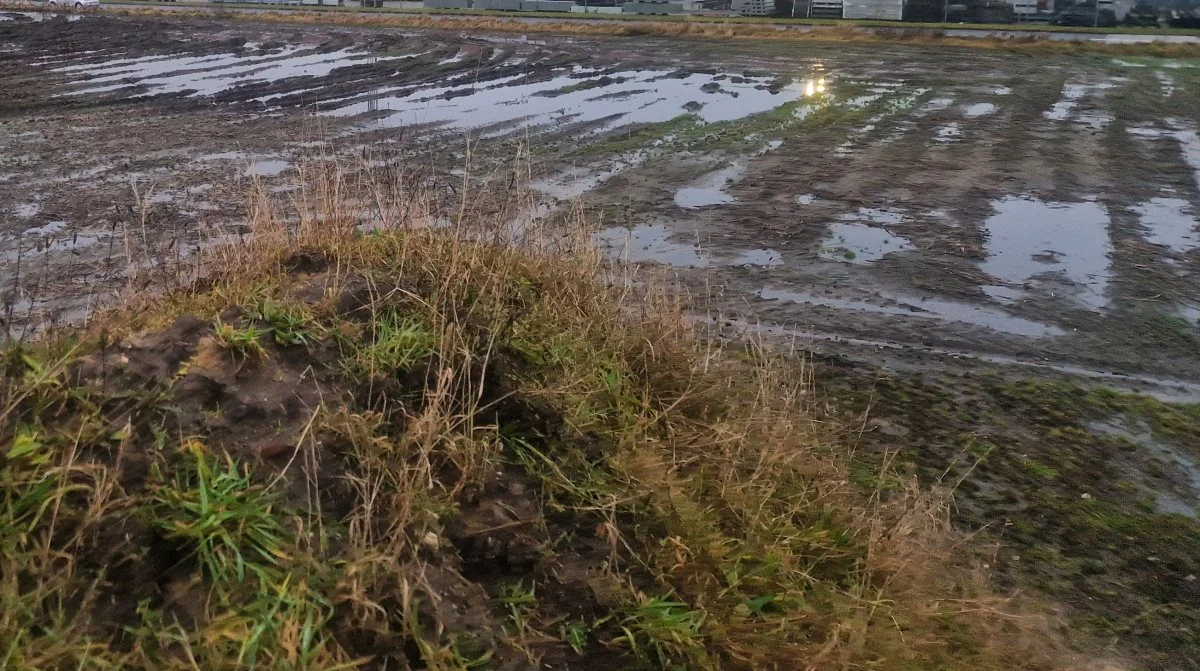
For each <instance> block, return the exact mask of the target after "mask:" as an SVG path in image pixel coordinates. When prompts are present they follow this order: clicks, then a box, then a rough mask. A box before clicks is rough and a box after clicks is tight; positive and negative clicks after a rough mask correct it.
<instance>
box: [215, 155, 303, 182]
mask: <svg viewBox="0 0 1200 671" xmlns="http://www.w3.org/2000/svg"><path fill="white" fill-rule="evenodd" d="M194 160H196V161H200V162H204V163H208V162H213V161H237V162H238V163H240V164H241V165H243V166H245V168H244V170H243V171H242V174H243V175H245V176H247V177H274V176H276V175H279V174H282V173H283V172H284V171H286V170H287V169H288V168H290V167H292V163H291V161H285V160H283V159H279V158H262V157H257V156H252V155H250V154H247V153H246V152H242V151H223V152H219V153H215V154H202V155H200V156H197V157H196V158H195V159H194Z"/></svg>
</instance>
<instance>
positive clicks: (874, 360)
mask: <svg viewBox="0 0 1200 671" xmlns="http://www.w3.org/2000/svg"><path fill="white" fill-rule="evenodd" d="M5 16H6V18H7V20H5V21H0V89H2V90H4V91H5V92H6V97H5V98H4V99H3V100H2V101H0V217H2V219H0V221H2V224H0V290H2V291H3V292H4V295H5V305H6V309H5V315H4V318H5V324H6V326H7V327H8V328H9V330H10V334H11V335H12V336H14V337H19V336H20V335H21V334H23V333H25V332H27V331H29V330H30V329H33V328H35V327H38V326H40V325H45V324H46V323H48V322H56V321H80V320H83V319H86V317H87V315H88V314H89V312H90V311H91V310H92V309H94V308H95V306H97V305H103V304H107V303H109V302H111V301H112V300H113V298H114V297H115V296H117V295H119V294H120V293H121V292H123V291H127V290H129V289H130V288H131V287H130V282H131V278H132V277H134V274H133V273H132V272H131V270H132V269H134V268H142V269H147V268H149V269H154V272H152V273H150V274H149V275H147V274H146V273H142V274H140V275H137V277H138V278H139V281H141V282H158V283H165V284H170V283H181V282H185V281H188V280H189V279H190V278H191V277H192V276H193V274H194V272H195V266H194V263H193V259H194V258H196V257H197V254H198V251H199V250H202V249H204V248H205V247H206V246H207V245H210V244H211V243H212V242H213V241H215V240H226V239H229V238H230V237H236V236H237V235H239V234H240V233H241V232H243V231H242V229H241V228H239V227H241V226H243V222H244V221H245V215H246V212H247V207H248V206H247V204H246V200H245V194H246V192H247V189H248V186H249V185H250V184H251V183H258V184H260V185H262V186H263V187H264V188H268V189H277V190H281V191H282V190H287V189H289V188H290V185H291V184H292V183H294V182H295V180H297V179H299V178H302V175H299V174H297V172H296V166H302V165H303V160H301V158H302V157H304V156H306V155H310V156H311V154H312V153H313V150H314V148H315V149H316V150H317V152H318V153H320V152H325V151H328V152H330V153H333V154H337V155H339V156H342V157H346V156H351V157H357V159H358V160H362V161H363V162H362V163H360V164H358V165H359V166H361V167H364V168H365V172H371V171H372V170H384V169H387V168H388V167H389V166H392V167H394V166H406V167H411V166H421V170H422V171H424V173H423V174H425V175H426V176H427V178H428V182H429V184H430V185H431V188H432V189H434V190H435V191H437V192H438V193H439V194H442V197H443V198H444V201H445V202H446V203H447V204H453V203H454V198H455V196H456V193H457V192H456V186H455V185H456V184H457V183H459V182H460V181H461V180H462V179H463V178H462V176H461V172H460V169H461V168H462V166H463V165H464V163H465V162H466V160H467V156H468V153H469V156H470V160H471V167H472V175H486V176H488V178H491V179H503V180H513V182H514V183H515V182H516V181H519V179H520V178H521V177H522V176H520V175H516V174H514V173H512V172H510V171H508V168H507V167H506V166H507V163H506V161H507V160H508V159H509V158H511V156H512V154H513V152H514V151H516V149H517V147H521V148H522V151H524V149H525V148H527V147H528V148H530V149H532V153H533V155H534V157H535V160H536V162H535V166H534V170H533V175H532V178H533V184H534V186H535V188H538V189H540V190H541V193H542V194H543V200H544V201H545V202H544V203H543V204H542V206H541V207H539V208H536V209H535V211H534V212H533V213H532V214H530V215H528V216H531V217H536V216H542V217H550V216H555V213H557V212H562V211H563V209H564V208H565V206H566V203H567V201H569V200H571V199H573V198H579V199H580V200H581V201H582V203H584V204H585V205H586V206H588V207H590V208H592V209H593V210H594V211H595V212H597V213H598V214H599V216H601V217H602V224H603V227H604V230H603V231H601V233H600V240H601V241H602V242H603V243H604V244H606V245H607V246H608V247H609V248H610V250H611V251H612V253H613V254H614V255H620V256H622V257H623V258H626V259H628V260H630V261H633V262H637V263H648V264H659V265H661V266H664V267H665V268H666V269H667V270H668V271H669V272H671V273H673V274H675V275H676V276H677V277H678V278H679V281H680V283H681V285H682V286H684V287H685V288H687V289H688V290H689V291H690V292H691V293H692V295H693V297H694V298H695V299H696V302H697V304H698V306H699V308H698V312H699V313H700V314H698V317H697V318H698V320H700V321H703V322H707V323H715V324H716V325H717V326H718V328H719V330H721V331H723V332H724V334H725V335H727V336H731V337H744V336H745V335H746V334H747V333H750V334H752V335H754V336H755V337H765V338H766V339H768V340H772V341H775V342H784V343H800V344H801V346H802V349H804V350H805V351H807V352H815V353H816V354H817V355H818V356H819V357H821V358H820V366H819V369H820V370H823V371H825V377H824V379H823V380H822V385H823V387H824V388H825V389H826V390H827V391H828V393H829V394H830V396H831V397H832V398H834V399H835V400H836V403H837V404H839V407H840V409H841V411H844V412H845V413H846V414H847V416H850V417H857V416H858V415H859V414H860V413H865V414H866V419H864V421H867V422H870V424H868V425H867V426H868V429H869V430H868V431H866V432H865V433H864V434H863V438H862V440H863V441H864V444H865V445H866V446H867V447H870V448H872V449H877V450H879V451H880V452H881V453H882V452H886V451H887V450H888V449H891V448H897V447H899V449H901V454H902V455H903V458H904V459H905V460H908V461H909V462H911V464H912V468H913V470H914V472H917V473H919V474H920V475H921V476H922V477H925V478H927V479H929V480H936V479H938V478H939V477H949V478H951V479H952V480H953V481H955V482H959V481H961V482H960V485H959V492H960V503H961V509H960V515H959V521H960V522H961V523H962V524H964V525H970V526H972V527H977V528H985V529H987V532H986V533H989V534H994V537H995V538H997V539H999V540H1000V541H1001V542H1002V547H1003V548H1004V549H1003V551H1002V553H1001V555H1000V559H999V560H998V562H999V563H998V564H997V565H998V566H999V567H1000V568H1001V571H1002V575H1003V576H1004V577H1005V579H1006V580H1010V581H1011V583H1010V584H1011V585H1014V586H1029V585H1032V586H1034V587H1037V588H1039V589H1040V590H1042V591H1043V592H1044V593H1047V594H1050V595H1052V596H1053V597H1054V598H1055V599H1057V600H1060V601H1062V602H1064V603H1066V604H1067V605H1068V606H1070V607H1071V609H1072V610H1071V612H1072V614H1073V619H1072V620H1071V622H1072V623H1074V624H1077V625H1078V626H1080V627H1081V628H1082V629H1083V630H1086V631H1089V632H1091V633H1093V634H1098V635H1100V636H1103V637H1109V638H1111V639H1112V640H1114V641H1115V643H1114V645H1115V647H1116V648H1117V649H1120V650H1132V651H1133V653H1134V654H1135V655H1136V656H1137V658H1138V659H1139V660H1140V661H1141V663H1143V664H1144V665H1145V666H1146V667H1147V668H1162V669H1168V668H1200V667H1197V666H1196V660H1197V659H1200V655H1198V654H1196V653H1197V651H1198V650H1200V645H1198V644H1197V643H1196V640H1195V635H1194V633H1192V632H1194V631H1195V628H1194V627H1195V626H1197V622H1196V613H1197V612H1200V593H1197V592H1196V588H1195V584H1196V582H1195V581H1196V577H1195V576H1196V575H1197V574H1200V569H1198V568H1197V567H1196V566H1195V565H1194V561H1195V560H1194V557H1195V556H1196V548H1195V542H1196V539H1197V538H1200V528H1198V527H1197V525H1196V521H1195V510H1196V505H1197V504H1198V503H1200V480H1197V479H1196V478H1194V477H1193V476H1192V474H1191V472H1190V471H1189V466H1188V464H1193V463H1200V462H1196V461H1195V460H1197V459H1200V453H1197V452H1196V448H1195V445H1196V442H1195V437H1196V436H1197V435H1200V434H1197V432H1196V416H1195V412H1194V409H1193V408H1192V407H1180V406H1174V405H1164V404H1157V405H1156V404H1155V403H1154V402H1152V401H1150V400H1147V399H1146V397H1144V396H1132V397H1124V396H1122V397H1120V398H1116V397H1113V396H1109V395H1107V394H1105V393H1099V392H1095V389H1096V388H1097V387H1098V386H1100V385H1109V386H1116V387H1119V388H1121V389H1123V390H1125V391H1137V392H1144V393H1149V394H1154V395H1156V396H1158V397H1159V398H1165V399H1170V400H1174V401H1179V400H1184V401H1188V402H1195V401H1196V400H1197V399H1200V386H1198V385H1200V357H1198V356H1197V352H1200V332H1198V330H1197V322H1198V320H1200V275H1198V271H1200V265H1198V264H1200V237H1198V236H1200V230H1198V229H1200V140H1198V139H1197V135H1196V133H1197V128H1198V127H1200V62H1198V61H1196V60H1194V59H1192V60H1189V59H1162V58H1148V57H1138V56H1120V57H1113V56H1102V55H1085V56H1071V55H1052V54H1040V55H1030V54H1021V53H1005V52H1001V51H994V50H988V51H983V50H980V51H972V50H967V49H958V48H940V49H929V48H922V47H915V46H911V47H909V46H901V45H890V44H889V45H862V44H855V45H841V46H838V47H837V48H832V47H821V46H817V45H811V44H807V45H802V44H784V43H769V44H750V43H738V44H730V43H723V42H719V41H702V40H692V41H683V40H667V39H657V38H611V39H604V38H578V37H573V38H567V37H554V36H549V35H544V34H542V35H537V36H536V37H529V38H522V37H517V36H514V35H483V34H473V35H456V34H450V33H437V32H421V33H401V32H397V31H388V30H375V29H369V28H315V27H308V26H305V27H303V28H301V27H294V28H289V27H287V26H281V25H278V24H273V25H267V24H263V25H256V24H253V23H248V22H244V21H239V22H224V21H221V20H219V19H189V20H170V21H167V20H160V19H143V20H133V19H117V18H111V17H104V16H90V17H86V18H84V19H82V20H78V21H68V20H67V19H66V18H63V17H59V18H54V19H44V20H35V18H34V17H33V16H30V15H25V14H8V15H5ZM339 54H341V55H339ZM321 55H331V56H329V57H330V58H333V59H337V58H343V59H345V61H344V64H336V65H337V67H329V63H328V62H325V61H322V60H321V58H320V57H321ZM155 56H162V57H165V58H166V59H185V58H196V59H198V60H200V59H203V58H204V57H212V58H214V59H232V61H231V62H230V63H227V62H225V61H223V60H219V61H212V62H209V63H197V64H196V65H194V66H186V67H185V68H184V69H182V70H179V69H171V68H165V70H166V72H165V73H164V72H158V71H157V70H155V67H156V66H154V65H153V64H151V65H149V66H147V65H146V61H147V60H148V59H151V58H153V57H155ZM360 56H361V58H360ZM288 58H299V59H307V60H305V61H303V62H300V63H295V62H289V63H290V64H289V65H288V66H287V68H295V70H294V73H293V71H292V70H290V69H286V68H285V69H284V70H279V68H282V67H284V66H281V65H280V62H281V61H282V60H283V59H288ZM117 59H140V60H139V61H138V63H139V64H135V65H133V66H126V65H121V62H114V61H117ZM254 59H265V62H269V63H270V65H268V66H264V67H263V68H261V69H255V68H254V67H253V66H250V67H249V68H247V70H246V71H244V72H242V73H240V74H238V73H236V72H233V71H229V70H222V68H227V67H235V68H236V67H240V66H244V65H245V64H246V63H249V62H252V61H253V60H254ZM151 63H152V62H151ZM231 63H232V64H231ZM339 63H342V62H341V61H339ZM239 64H241V65H239ZM123 67H129V68H130V70H129V71H123V70H122V68H123ZM172 67H175V66H172ZM64 68H74V69H64ZM305 68H311V69H310V70H308V71H305ZM210 69H211V71H210ZM272 72H276V74H275V75H272V74H271V73H272ZM281 72H283V73H284V74H287V76H283V75H282V74H279V73H281ZM647 73H651V74H647ZM214 76H216V77H217V79H218V80H220V81H219V83H218V84H214V83H213V80H212V79H211V78H212V77H214ZM105 77H108V79H103V78H105ZM95 80H100V81H95ZM810 83H811V84H812V90H811V92H810V91H809V90H808V86H809V84H810ZM818 83H819V84H818ZM818 85H819V86H820V88H819V89H818V88H817V87H818ZM96 87H100V88H101V89H103V90H94V89H96ZM105 87H111V88H105ZM672 87H679V88H672ZM89 89H93V90H91V91H90V92H88V91H89ZM664 100H665V101H666V102H663V101H664ZM548 101H555V102H553V104H551V103H550V102H548ZM518 106H520V109H522V110H525V109H528V110H529V111H528V113H527V116H526V113H525V112H522V113H517V112H516V111H515V110H516V109H517V107H518ZM468 136H469V137H470V138H471V139H470V140H469V142H470V143H471V144H470V145H469V146H470V152H468V151H467V147H468V140H467V137H468ZM364 157H365V158H364ZM372 160H374V161H375V163H371V162H370V161H372ZM147 278H149V279H147ZM132 288H135V289H136V288H141V287H136V286H135V287H132ZM881 371H882V372H881ZM293 372H294V371H293ZM281 374H283V373H282V372H281ZM881 375H882V376H883V377H880V376H881ZM1031 380H1034V381H1036V382H1037V383H1038V384H1032V383H1030V381H1031ZM223 388H228V385H226V386H225V387H223ZM196 393H198V394H203V393H205V392H204V390H203V389H201V388H198V389H197V390H196ZM284 405H286V404H284ZM243 438H244V439H245V440H246V441H248V442H247V443H246V448H247V449H250V448H251V447H252V444H253V443H254V441H256V440H258V439H259V438H263V439H265V437H263V436H257V435H255V434H253V433H245V434H244V436H243ZM1164 446H1165V447H1164ZM1178 455H1184V456H1182V457H1180V456H1178ZM980 460H982V461H980ZM977 461H978V462H979V463H978V465H976V462H977ZM948 469H949V470H948ZM947 473H949V475H946V474H947ZM523 486H524V483H522V482H520V480H519V478H516V479H514V478H513V477H510V476H509V475H507V474H499V475H498V476H497V480H496V482H494V483H492V484H490V485H489V486H488V488H487V489H486V494H485V495H484V496H483V497H482V498H480V499H479V501H477V502H475V503H474V504H473V505H474V506H475V507H474V508H470V507H468V508H467V509H465V512H464V517H463V523H462V527H461V528H460V529H457V530H456V531H454V534H456V535H455V539H456V544H458V545H460V550H461V551H462V554H463V558H464V562H465V568H466V570H467V571H468V572H469V571H470V570H472V569H471V567H475V568H478V569H479V570H480V571H486V570H488V567H492V566H496V565H505V566H507V565H508V564H511V565H512V567H515V569H514V570H518V572H519V571H520V570H527V569H529V565H528V564H529V562H530V561H532V560H531V558H530V553H529V551H530V548H531V547H534V546H535V545H536V539H532V538H529V537H527V536H526V534H525V530H524V528H523V525H522V524H521V521H522V519H523V515H524V513H523V512H521V511H522V510H523V507H522V506H523V505H524V504H523V501H522V497H521V494H520V491H521V489H522V487H523ZM1085 495H1086V496H1085ZM499 511H507V512H499ZM489 525H511V526H508V527H505V528H506V529H511V530H512V531H510V532H508V533H506V534H505V536H504V537H503V538H499V537H496V538H493V537H491V536H488V535H486V534H485V535H479V533H478V530H479V529H485V528H488V527H489ZM489 539H490V540H489ZM560 568H562V571H566V572H567V573H569V572H570V567H565V568H563V567H560ZM530 570H532V569H530ZM568 582H569V581H568ZM1131 593H1132V594H1134V595H1135V597H1134V598H1129V595H1130V594H1131ZM572 594H573V593H572V592H571V591H570V587H569V585H568V586H564V587H563V594H562V595H561V599H562V600H563V602H564V603H569V602H570V601H571V600H572V599H573V596H572ZM553 598H558V597H553Z"/></svg>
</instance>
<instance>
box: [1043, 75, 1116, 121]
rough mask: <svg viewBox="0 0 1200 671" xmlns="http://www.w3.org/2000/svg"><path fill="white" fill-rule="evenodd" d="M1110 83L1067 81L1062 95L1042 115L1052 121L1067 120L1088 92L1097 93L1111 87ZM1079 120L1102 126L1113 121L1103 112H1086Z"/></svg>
mask: <svg viewBox="0 0 1200 671" xmlns="http://www.w3.org/2000/svg"><path fill="white" fill-rule="evenodd" d="M1112 87H1113V85H1112V84H1110V83H1107V82H1105V83H1100V84H1084V83H1079V82H1067V83H1066V84H1063V90H1062V97H1060V98H1059V100H1058V102H1056V103H1054V104H1053V105H1051V106H1050V109H1048V110H1046V111H1045V112H1042V116H1043V117H1045V118H1046V119H1048V120H1050V121H1066V120H1067V119H1068V118H1070V117H1071V113H1072V112H1074V111H1075V108H1076V107H1078V106H1079V101H1081V100H1083V99H1084V98H1085V97H1087V95H1088V94H1091V93H1096V92H1099V91H1104V90H1107V89H1111V88H1112ZM1077 120H1078V121H1080V122H1082V123H1085V124H1087V125H1089V126H1092V127H1094V128H1095V127H1100V126H1103V125H1105V124H1107V123H1108V122H1109V121H1111V120H1112V119H1111V117H1108V116H1107V115H1103V114H1095V113H1092V114H1084V115H1080V116H1079V117H1078V118H1077ZM1097 124H1100V126H1097Z"/></svg>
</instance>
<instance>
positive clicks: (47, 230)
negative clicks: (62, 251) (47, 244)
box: [22, 221, 67, 235]
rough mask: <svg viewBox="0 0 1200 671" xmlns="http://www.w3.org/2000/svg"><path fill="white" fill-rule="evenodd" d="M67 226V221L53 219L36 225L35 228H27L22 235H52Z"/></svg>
mask: <svg viewBox="0 0 1200 671" xmlns="http://www.w3.org/2000/svg"><path fill="white" fill-rule="evenodd" d="M66 227H67V222H65V221H52V222H50V223H48V224H45V225H42V226H34V227H33V228H27V229H25V232H24V233H22V235H52V234H54V233H57V232H59V231H61V230H62V229H64V228H66Z"/></svg>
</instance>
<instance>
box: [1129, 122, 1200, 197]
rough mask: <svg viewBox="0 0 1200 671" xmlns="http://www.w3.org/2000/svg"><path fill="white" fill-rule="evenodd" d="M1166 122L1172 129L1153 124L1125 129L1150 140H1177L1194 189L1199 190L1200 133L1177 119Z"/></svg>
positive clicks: (1131, 133) (1135, 135)
mask: <svg viewBox="0 0 1200 671" xmlns="http://www.w3.org/2000/svg"><path fill="white" fill-rule="evenodd" d="M1166 122H1167V123H1168V124H1170V125H1171V127H1172V130H1163V129H1161V128H1157V127H1155V126H1129V127H1127V128H1126V130H1127V131H1128V132H1129V134H1130V135H1133V136H1134V137H1140V138H1146V139H1152V140H1153V139H1158V138H1162V137H1170V138H1173V139H1174V140H1175V141H1176V142H1178V143H1179V153H1180V155H1181V157H1182V158H1183V162H1184V163H1186V164H1187V165H1188V167H1190V168H1191V169H1192V172H1193V175H1194V181H1195V183H1196V189H1197V190H1200V135H1197V133H1196V129H1195V128H1189V127H1187V126H1185V125H1184V124H1182V123H1181V122H1179V121H1178V120H1177V119H1167V120H1166Z"/></svg>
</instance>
